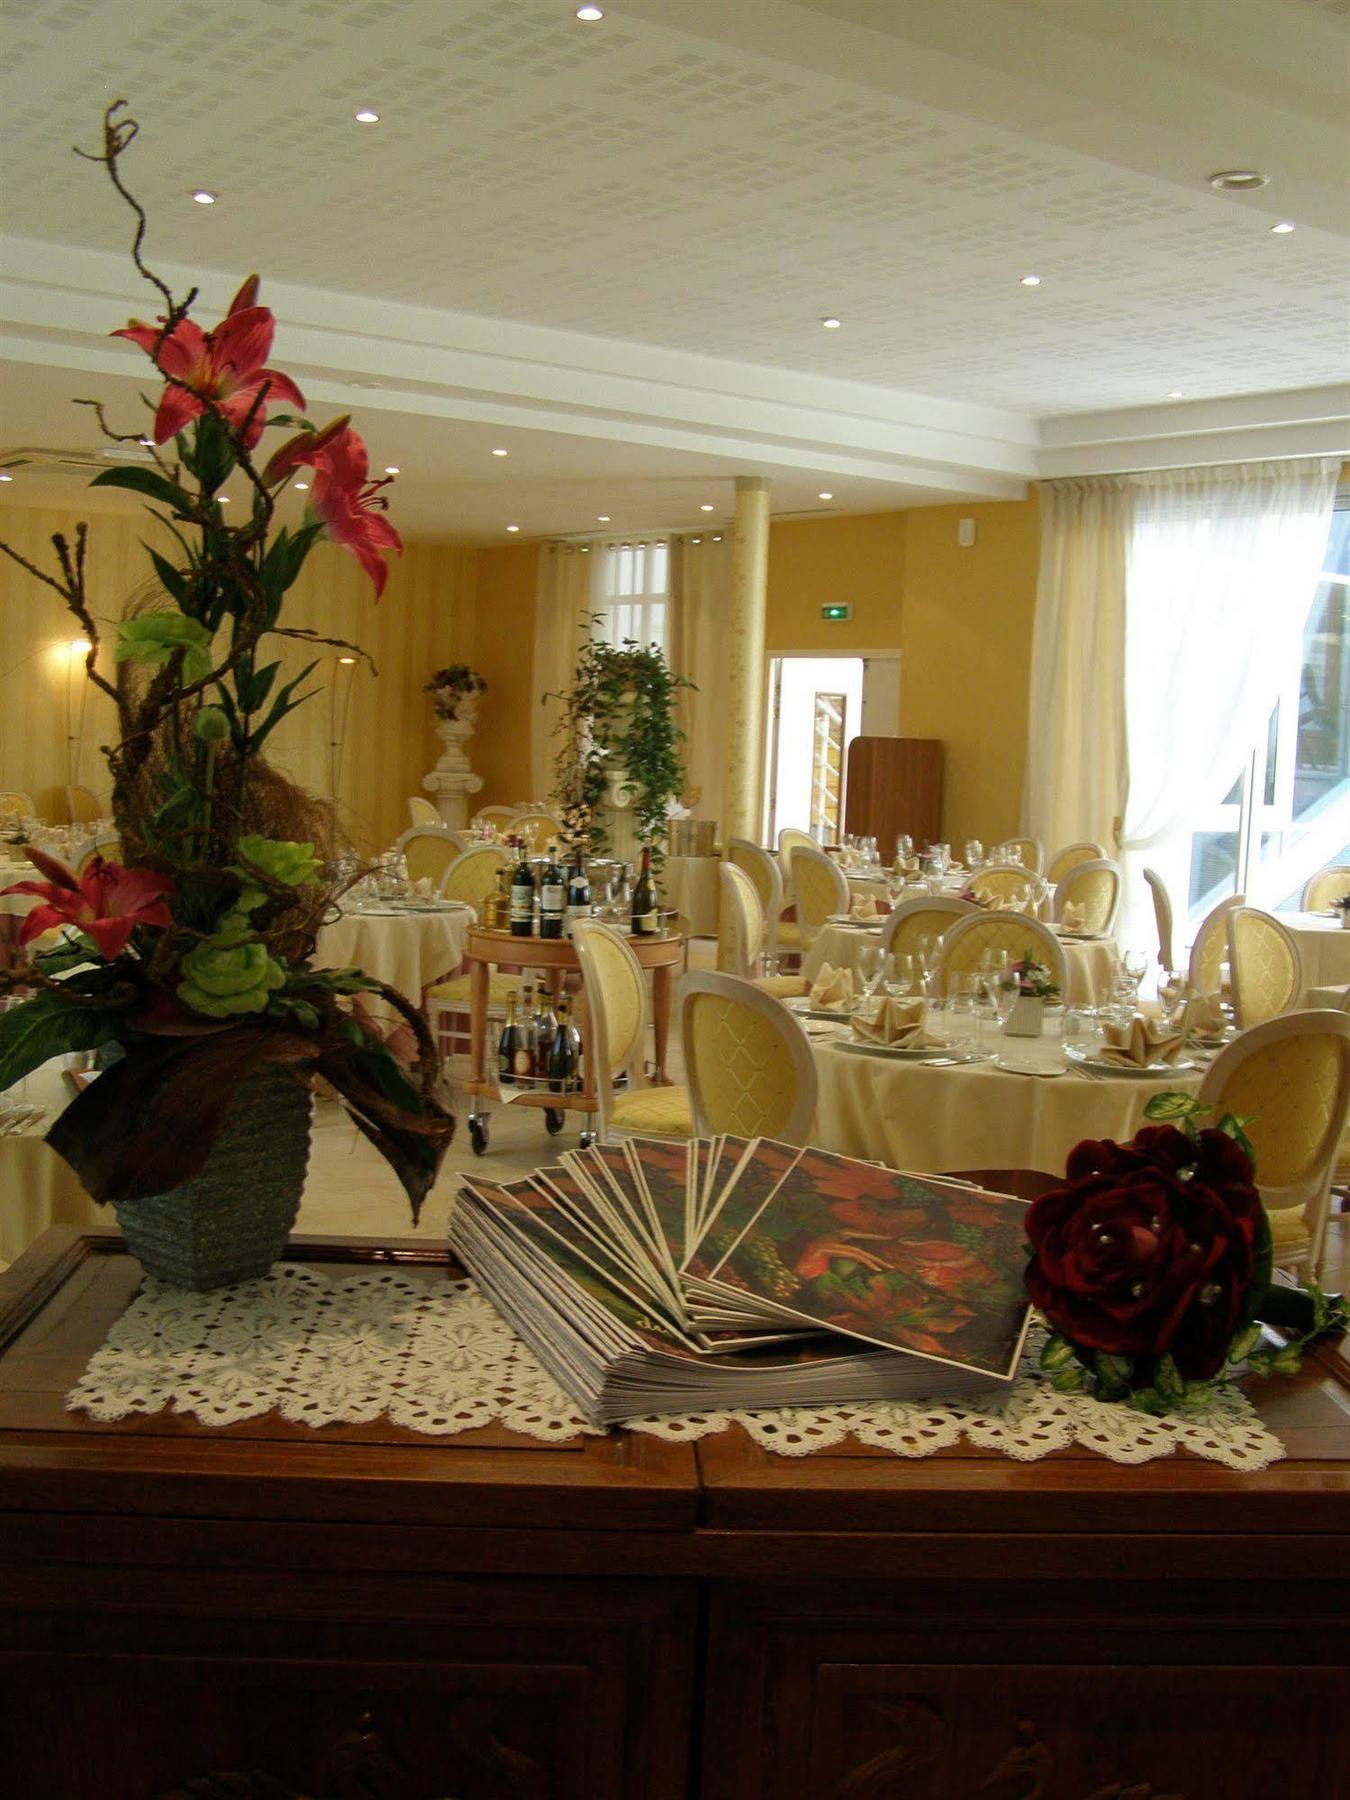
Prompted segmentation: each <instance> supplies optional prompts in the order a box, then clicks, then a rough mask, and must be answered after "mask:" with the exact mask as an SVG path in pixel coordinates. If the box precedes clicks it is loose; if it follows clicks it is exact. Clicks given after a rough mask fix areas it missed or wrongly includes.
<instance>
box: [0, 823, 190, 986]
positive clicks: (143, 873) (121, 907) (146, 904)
mask: <svg viewBox="0 0 1350 1800" xmlns="http://www.w3.org/2000/svg"><path fill="white" fill-rule="evenodd" d="M28 858H29V861H30V862H32V863H33V864H34V865H35V866H36V867H37V868H38V869H39V870H40V872H41V873H42V874H44V875H46V876H48V877H49V878H50V879H49V880H47V881H16V882H15V883H14V885H13V886H12V887H7V888H3V889H0V893H5V894H35V895H36V896H37V897H38V899H39V900H42V901H44V902H45V903H46V904H45V905H42V906H35V907H33V908H32V910H31V911H30V912H29V913H28V915H27V917H26V918H25V919H24V921H23V924H22V925H21V926H20V927H19V942H20V944H27V943H31V941H32V940H33V939H34V938H35V937H41V936H42V934H43V932H44V931H50V930H52V928H53V927H54V926H59V925H74V926H75V927H76V929H77V930H79V931H82V932H84V933H85V934H86V935H87V936H88V937H91V938H92V939H93V940H94V943H95V944H96V945H97V946H98V951H99V955H100V956H102V957H103V958H104V959H105V961H107V962H112V960H113V959H114V957H118V956H120V955H121V954H122V952H123V951H124V950H125V949H126V947H127V944H128V942H129V941H130V938H131V934H132V932H133V931H134V930H135V929H136V927H137V926H138V925H161V926H162V925H170V924H172V923H173V919H172V915H171V914H170V912H169V909H168V907H167V906H166V905H165V903H164V896H165V895H166V894H171V893H173V891H174V885H173V883H172V882H171V881H170V880H168V878H167V877H166V876H163V875H156V874H154V873H153V871H152V870H150V869H124V868H123V867H122V866H121V864H120V863H109V862H104V860H103V858H102V857H101V856H96V857H94V859H93V861H92V862H91V863H90V864H89V866H88V868H87V869H86V870H85V871H84V873H83V875H76V874H75V873H74V871H73V870H71V869H68V868H67V867H66V865H65V864H64V863H62V862H58V861H57V860H56V858H55V857H54V856H47V855H46V854H45V853H44V852H43V851H41V850H35V849H33V848H32V846H31V845H30V846H29V849H28Z"/></svg>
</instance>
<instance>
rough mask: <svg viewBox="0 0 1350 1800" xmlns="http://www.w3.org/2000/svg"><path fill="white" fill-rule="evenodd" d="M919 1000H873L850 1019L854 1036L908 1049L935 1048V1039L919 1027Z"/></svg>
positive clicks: (920, 1007) (920, 1017)
mask: <svg viewBox="0 0 1350 1800" xmlns="http://www.w3.org/2000/svg"><path fill="white" fill-rule="evenodd" d="M923 1021H924V1002H923V1001H922V1000H891V999H882V1000H873V1001H872V1002H871V1003H870V1005H868V1006H866V1007H864V1008H863V1009H862V1010H861V1011H860V1012H855V1013H854V1015H853V1018H852V1021H851V1023H852V1026H853V1035H854V1037H859V1038H863V1039H865V1040H866V1042H868V1043H869V1044H888V1045H892V1046H894V1047H895V1048H897V1049H898V1048H904V1049H908V1050H920V1049H925V1048H927V1047H928V1046H929V1045H932V1046H934V1047H936V1045H937V1040H936V1038H931V1037H929V1035H928V1033H927V1032H926V1031H925V1030H924V1028H923Z"/></svg>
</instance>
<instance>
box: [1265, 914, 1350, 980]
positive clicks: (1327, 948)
mask: <svg viewBox="0 0 1350 1800" xmlns="http://www.w3.org/2000/svg"><path fill="white" fill-rule="evenodd" d="M1276 917H1277V918H1278V919H1279V921H1280V923H1281V925H1286V926H1287V927H1288V928H1289V930H1290V931H1292V932H1293V934H1294V937H1295V938H1296V939H1297V941H1298V953H1299V956H1300V958H1301V959H1302V962H1303V985H1304V987H1308V988H1317V987H1337V988H1343V987H1345V986H1347V985H1348V984H1350V930H1347V929H1346V928H1345V927H1344V926H1343V925H1342V924H1341V922H1340V920H1339V919H1323V918H1319V917H1318V915H1317V914H1316V913H1277V914H1276Z"/></svg>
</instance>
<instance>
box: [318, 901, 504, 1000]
mask: <svg viewBox="0 0 1350 1800" xmlns="http://www.w3.org/2000/svg"><path fill="white" fill-rule="evenodd" d="M474 922H475V915H474V911H473V908H472V907H471V906H466V905H465V903H464V902H463V901H462V900H451V901H444V902H442V903H441V904H440V905H439V906H436V907H426V906H420V907H411V906H400V905H399V904H398V903H397V902H396V901H389V902H382V903H380V904H379V905H375V906H368V907H364V908H359V909H358V908H352V909H351V910H348V911H344V912H342V913H340V914H339V916H338V917H337V918H336V919H335V920H334V921H333V922H332V924H330V925H325V926H324V927H323V929H322V930H321V931H320V932H319V935H318V938H317V940H316V941H315V945H314V967H315V968H316V969H350V968H355V969H361V970H363V971H364V972H365V973H366V974H367V975H373V976H374V978H375V979H376V981H382V982H384V983H385V985H386V986H387V987H391V988H394V989H395V990H396V991H397V992H398V993H400V994H402V995H403V996H404V998H405V999H406V1000H409V1001H410V1002H411V1003H412V1005H414V1006H420V1005H421V1004H422V995H423V993H424V992H425V991H426V989H427V988H429V987H430V986H431V985H432V983H433V982H437V981H442V980H444V979H445V977H446V976H447V975H453V974H454V973H455V972H456V970H457V969H458V968H459V965H460V963H461V962H462V961H463V960H464V942H465V939H466V938H467V937H468V935H469V932H470V930H471V929H472V928H473V925H474Z"/></svg>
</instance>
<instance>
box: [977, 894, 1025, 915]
mask: <svg viewBox="0 0 1350 1800" xmlns="http://www.w3.org/2000/svg"><path fill="white" fill-rule="evenodd" d="M984 904H985V907H986V909H987V910H988V911H989V912H1015V913H1024V912H1026V911H1027V909H1028V908H1029V907H1030V905H1031V896H1030V895H1029V894H991V895H990V896H989V898H988V899H987V900H986V901H985V903H984Z"/></svg>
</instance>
